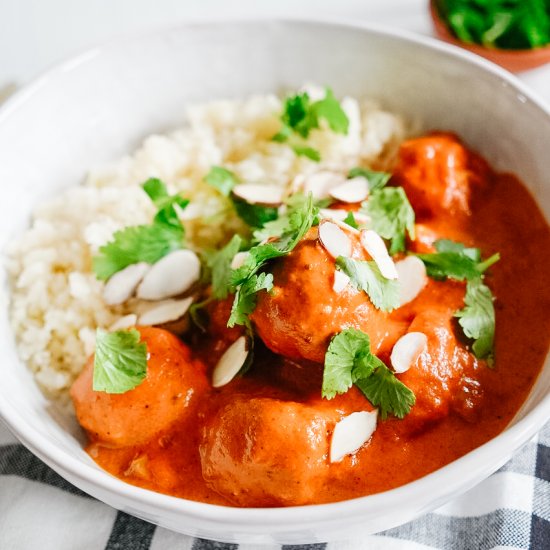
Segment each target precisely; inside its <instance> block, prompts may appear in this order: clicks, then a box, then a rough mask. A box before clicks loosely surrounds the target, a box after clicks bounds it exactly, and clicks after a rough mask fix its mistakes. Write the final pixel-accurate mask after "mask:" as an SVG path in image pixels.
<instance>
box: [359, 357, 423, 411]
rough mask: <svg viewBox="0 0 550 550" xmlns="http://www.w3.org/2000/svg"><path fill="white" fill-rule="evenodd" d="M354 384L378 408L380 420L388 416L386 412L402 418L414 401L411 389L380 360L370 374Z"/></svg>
mask: <svg viewBox="0 0 550 550" xmlns="http://www.w3.org/2000/svg"><path fill="white" fill-rule="evenodd" d="M355 384H356V386H357V387H358V388H359V389H360V390H361V391H362V392H363V394H364V395H365V397H366V398H367V399H368V400H369V401H370V402H371V403H372V404H373V405H374V406H375V407H379V408H380V416H381V418H382V420H385V419H386V418H387V417H388V413H391V414H393V415H394V416H396V417H397V418H404V417H405V416H406V415H407V414H409V412H410V410H411V407H412V406H413V405H414V403H415V401H416V398H415V396H414V393H413V391H412V390H411V389H410V388H408V387H407V386H405V384H403V382H401V381H400V380H398V379H397V378H396V376H395V375H394V374H393V372H392V371H391V370H390V369H388V367H386V365H384V363H382V361H380V360H378V367H377V368H376V369H375V370H374V372H373V373H372V375H371V376H369V377H368V378H362V379H361V380H358V381H357V382H356V383H355Z"/></svg>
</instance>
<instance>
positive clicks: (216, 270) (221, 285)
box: [206, 235, 243, 300]
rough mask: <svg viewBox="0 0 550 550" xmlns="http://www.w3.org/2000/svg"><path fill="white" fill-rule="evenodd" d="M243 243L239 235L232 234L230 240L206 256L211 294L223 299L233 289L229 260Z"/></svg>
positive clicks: (230, 260)
mask: <svg viewBox="0 0 550 550" xmlns="http://www.w3.org/2000/svg"><path fill="white" fill-rule="evenodd" d="M242 244H243V239H242V238H241V236H240V235H233V237H232V238H231V240H230V241H229V242H228V243H227V244H226V245H225V246H224V247H223V248H222V249H221V250H218V251H217V252H214V253H213V254H211V255H210V256H209V257H208V258H207V261H206V263H207V265H208V267H209V268H210V269H211V270H212V296H213V297H214V298H215V299H216V300H223V299H224V298H227V295H228V294H229V293H230V292H232V291H233V290H234V288H233V287H232V285H231V272H232V271H233V269H232V268H231V262H232V261H233V258H234V256H235V254H237V252H239V250H240V248H241V246H242Z"/></svg>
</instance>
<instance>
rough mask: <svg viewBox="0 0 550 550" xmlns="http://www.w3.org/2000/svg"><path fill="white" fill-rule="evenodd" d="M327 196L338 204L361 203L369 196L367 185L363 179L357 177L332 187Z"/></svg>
mask: <svg viewBox="0 0 550 550" xmlns="http://www.w3.org/2000/svg"><path fill="white" fill-rule="evenodd" d="M329 195H330V196H331V197H332V198H333V199H336V200H337V201H340V202H346V203H355V202H362V201H364V200H365V199H366V198H367V197H368V196H369V183H368V181H367V180H366V179H365V178H362V177H360V176H357V177H356V178H351V179H349V180H347V181H346V182H345V183H341V184H340V185H337V186H336V187H333V188H332V189H331V190H330V191H329Z"/></svg>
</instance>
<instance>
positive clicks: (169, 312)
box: [139, 297, 193, 327]
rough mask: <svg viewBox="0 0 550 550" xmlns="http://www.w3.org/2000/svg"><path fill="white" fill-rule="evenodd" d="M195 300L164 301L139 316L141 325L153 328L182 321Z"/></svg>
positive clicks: (190, 298)
mask: <svg viewBox="0 0 550 550" xmlns="http://www.w3.org/2000/svg"><path fill="white" fill-rule="evenodd" d="M192 303H193V298H192V297H189V298H183V299H181V300H163V301H162V302H158V303H156V304H155V305H153V306H152V307H150V308H148V309H147V310H146V311H145V312H144V313H142V314H141V315H140V316H139V324H140V325H144V326H148V327H152V326H155V325H164V323H169V322H171V321H177V320H178V319H181V317H183V316H184V315H185V314H186V313H187V310H188V309H189V307H190V306H191V304H192Z"/></svg>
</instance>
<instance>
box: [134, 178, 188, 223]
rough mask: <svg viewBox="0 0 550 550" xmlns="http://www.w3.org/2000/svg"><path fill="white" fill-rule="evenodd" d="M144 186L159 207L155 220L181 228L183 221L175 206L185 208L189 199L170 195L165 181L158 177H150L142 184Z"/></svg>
mask: <svg viewBox="0 0 550 550" xmlns="http://www.w3.org/2000/svg"><path fill="white" fill-rule="evenodd" d="M142 187H143V190H144V191H145V192H146V193H147V195H149V198H150V199H151V200H152V201H153V203H154V204H155V206H156V207H157V208H158V211H157V214H156V216H155V218H154V220H153V222H154V223H157V224H165V225H169V226H172V227H175V228H180V227H181V222H180V219H179V217H178V213H177V211H176V209H175V206H179V207H180V208H181V209H183V208H185V207H186V206H187V205H188V204H189V200H187V199H184V198H183V197H181V196H180V195H177V194H176V195H170V194H169V193H168V190H167V189H166V185H165V184H164V182H162V181H161V180H159V179H158V178H149V179H148V180H147V181H146V182H145V183H144V184H142Z"/></svg>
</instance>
